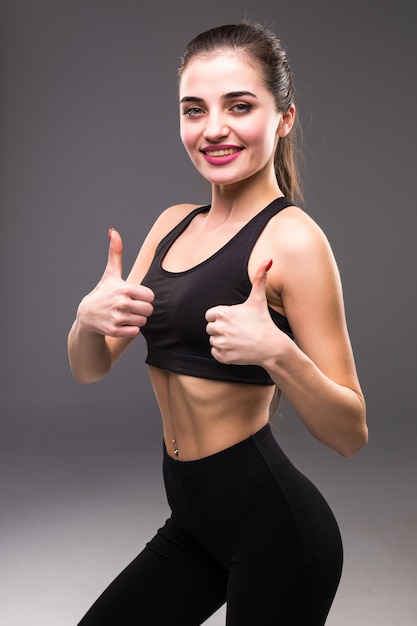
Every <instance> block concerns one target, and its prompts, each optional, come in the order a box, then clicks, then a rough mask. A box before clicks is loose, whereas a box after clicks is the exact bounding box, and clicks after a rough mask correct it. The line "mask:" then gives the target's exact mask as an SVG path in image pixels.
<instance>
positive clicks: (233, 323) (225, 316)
mask: <svg viewBox="0 0 417 626" xmlns="http://www.w3.org/2000/svg"><path fill="white" fill-rule="evenodd" d="M271 265H272V261H265V262H264V263H263V264H262V265H261V266H260V267H259V268H258V271H257V272H256V274H255V277H254V279H253V283H252V290H251V292H250V294H249V297H248V298H247V300H246V301H245V302H243V303H242V304H236V305H233V306H222V305H221V306H216V307H213V308H211V309H209V310H208V311H207V312H206V321H207V322H208V324H207V327H206V330H207V333H208V334H209V336H210V344H211V353H212V355H213V356H214V358H215V359H217V360H218V361H220V362H221V363H227V364H235V365H262V363H263V361H264V359H265V357H266V356H268V354H269V352H270V350H269V349H270V346H271V332H272V333H274V332H276V330H277V328H276V326H275V325H274V323H273V321H272V319H271V316H270V313H269V310H268V302H267V298H266V280H267V275H268V270H269V269H270V267H271Z"/></svg>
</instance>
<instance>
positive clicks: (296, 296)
mask: <svg viewBox="0 0 417 626" xmlns="http://www.w3.org/2000/svg"><path fill="white" fill-rule="evenodd" d="M292 278H293V280H292V281H291V284H290V286H289V287H288V288H287V289H285V291H284V307H285V312H286V315H287V317H288V321H289V323H290V325H291V328H292V330H293V333H294V337H295V341H296V343H297V345H298V346H299V348H300V349H301V350H302V351H303V352H304V353H305V354H306V355H307V356H308V357H309V358H310V359H311V360H312V361H313V362H314V363H315V364H316V365H317V367H318V368H319V369H320V370H321V371H322V372H323V373H324V374H325V375H326V376H328V377H329V378H330V379H332V380H333V381H334V382H336V383H339V384H342V385H347V386H352V385H356V382H357V376H356V369H355V364H354V358H353V353H352V347H351V342H350V338H349V333H348V329H347V325H346V316H345V310H344V303H343V295H342V288H341V284H340V279H339V275H338V272H337V269H335V268H334V267H332V266H331V265H327V266H325V267H321V268H320V272H319V273H317V272H316V273H314V272H313V273H311V271H307V272H306V273H305V275H304V276H298V277H295V276H293V277H292ZM297 278H298V279H297Z"/></svg>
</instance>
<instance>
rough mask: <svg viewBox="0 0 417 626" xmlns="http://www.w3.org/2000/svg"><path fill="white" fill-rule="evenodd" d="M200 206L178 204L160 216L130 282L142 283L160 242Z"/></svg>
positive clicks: (141, 250)
mask: <svg viewBox="0 0 417 626" xmlns="http://www.w3.org/2000/svg"><path fill="white" fill-rule="evenodd" d="M199 206H203V205H196V204H176V205H172V206H170V207H168V208H167V209H165V210H164V211H163V212H162V213H161V214H160V215H159V217H158V218H157V219H156V220H155V222H154V224H153V226H152V228H151V229H150V231H149V232H148V234H147V236H146V238H145V240H144V242H143V244H142V246H141V248H140V250H139V253H138V256H137V257H136V261H135V263H134V265H133V268H132V270H131V272H130V274H129V276H128V280H130V281H133V282H141V280H142V278H143V276H144V275H145V274H146V272H147V270H148V268H149V265H150V263H151V261H152V258H153V256H154V254H155V250H156V248H157V246H158V244H159V242H160V241H161V240H162V239H163V238H164V237H165V235H167V234H168V233H169V232H170V231H171V230H172V229H173V228H175V226H177V224H179V223H180V222H181V220H183V219H184V218H185V217H186V216H187V215H188V214H189V213H191V211H193V210H194V209H196V208H198V207H199Z"/></svg>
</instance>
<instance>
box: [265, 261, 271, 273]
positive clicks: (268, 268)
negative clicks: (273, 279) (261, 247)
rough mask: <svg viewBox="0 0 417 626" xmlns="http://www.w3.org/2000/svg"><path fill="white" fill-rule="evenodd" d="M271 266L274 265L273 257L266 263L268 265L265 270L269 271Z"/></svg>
mask: <svg viewBox="0 0 417 626" xmlns="http://www.w3.org/2000/svg"><path fill="white" fill-rule="evenodd" d="M271 266H272V259H270V260H269V261H268V263H267V264H266V267H265V272H267V271H268V270H270V269H271Z"/></svg>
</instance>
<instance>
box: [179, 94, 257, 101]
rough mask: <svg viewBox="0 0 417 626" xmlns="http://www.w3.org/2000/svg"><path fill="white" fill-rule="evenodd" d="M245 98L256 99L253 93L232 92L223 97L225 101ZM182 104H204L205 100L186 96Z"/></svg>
mask: <svg viewBox="0 0 417 626" xmlns="http://www.w3.org/2000/svg"><path fill="white" fill-rule="evenodd" d="M243 96H252V98H256V96H255V94H254V93H252V92H251V91H230V92H229V93H225V94H224V96H222V99H223V100H233V98H242V97H243ZM180 102H181V103H182V102H198V103H201V102H203V98H197V97H196V96H184V98H181V100H180Z"/></svg>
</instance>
